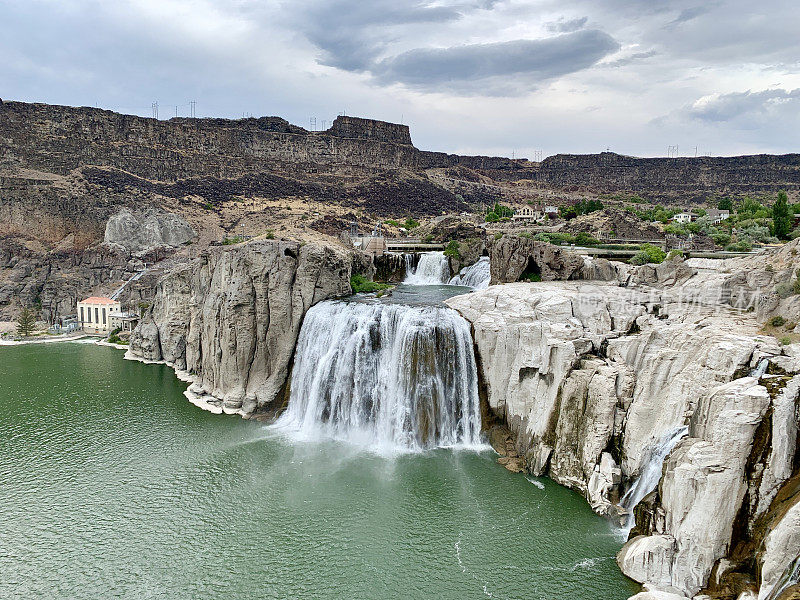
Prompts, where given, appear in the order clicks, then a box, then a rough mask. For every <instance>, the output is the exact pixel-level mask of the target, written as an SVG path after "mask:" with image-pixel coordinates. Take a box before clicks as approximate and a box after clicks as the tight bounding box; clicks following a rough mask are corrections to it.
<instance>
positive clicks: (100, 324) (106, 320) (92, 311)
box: [78, 296, 122, 334]
mask: <svg viewBox="0 0 800 600" xmlns="http://www.w3.org/2000/svg"><path fill="white" fill-rule="evenodd" d="M120 312H122V305H121V304H120V303H119V302H118V301H117V300H112V299H111V298H105V297H103V296H91V297H90V298H86V300H81V301H80V302H78V322H79V323H80V325H81V327H82V328H83V330H84V331H86V332H87V333H102V334H107V333H108V332H109V331H111V313H120Z"/></svg>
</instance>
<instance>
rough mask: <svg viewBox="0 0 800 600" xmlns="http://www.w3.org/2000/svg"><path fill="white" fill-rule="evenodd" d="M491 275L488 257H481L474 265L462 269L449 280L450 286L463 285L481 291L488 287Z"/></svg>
mask: <svg viewBox="0 0 800 600" xmlns="http://www.w3.org/2000/svg"><path fill="white" fill-rule="evenodd" d="M491 278H492V275H491V272H490V264H489V257H488V256H481V257H480V258H479V259H478V262H476V263H475V264H474V265H470V266H468V267H464V268H463V269H461V271H460V272H459V273H458V275H456V276H455V277H453V278H452V279H451V280H450V285H463V286H466V287H471V288H472V289H475V290H483V289H486V288H487V287H489V281H490V280H491Z"/></svg>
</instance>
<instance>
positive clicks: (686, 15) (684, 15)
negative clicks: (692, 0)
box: [669, 6, 711, 25]
mask: <svg viewBox="0 0 800 600" xmlns="http://www.w3.org/2000/svg"><path fill="white" fill-rule="evenodd" d="M709 10H711V7H710V6H692V7H690V8H684V9H683V10H682V11H681V12H680V14H679V15H678V16H677V17H675V19H674V20H673V21H671V22H670V23H669V25H677V24H678V23H685V22H686V21H691V20H692V19H694V18H696V17H699V16H700V15H704V14H705V13H707V12H708V11H709Z"/></svg>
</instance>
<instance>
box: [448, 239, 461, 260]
mask: <svg viewBox="0 0 800 600" xmlns="http://www.w3.org/2000/svg"><path fill="white" fill-rule="evenodd" d="M460 247H461V245H460V244H459V243H458V242H457V241H456V240H450V242H449V243H448V244H447V247H446V248H445V249H444V255H445V256H449V257H450V258H461V252H460V251H459V249H460Z"/></svg>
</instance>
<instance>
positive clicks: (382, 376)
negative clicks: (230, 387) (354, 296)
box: [276, 300, 481, 453]
mask: <svg viewBox="0 0 800 600" xmlns="http://www.w3.org/2000/svg"><path fill="white" fill-rule="evenodd" d="M276 426H277V427H279V428H283V429H287V430H290V431H293V432H295V433H297V434H299V435H300V436H301V437H303V438H306V439H309V438H310V439H316V438H319V437H320V435H322V436H327V437H334V438H339V439H346V440H348V441H351V442H355V443H357V444H362V445H365V446H369V447H370V448H371V449H373V450H375V451H377V452H380V453H386V452H396V451H398V450H399V451H407V450H419V449H424V448H431V447H437V446H465V447H470V446H472V447H474V446H478V445H480V429H481V417H480V405H479V399H478V383H477V370H476V363H475V356H474V353H473V344H472V337H471V334H470V328H469V325H468V324H467V322H466V321H465V320H464V319H463V318H462V317H461V316H460V315H459V314H458V313H457V312H455V311H454V310H452V309H450V308H446V307H443V306H441V307H440V306H408V305H404V304H391V303H381V302H379V301H366V302H353V301H349V302H348V301H330V300H329V301H325V302H321V303H319V304H317V305H316V306H314V307H312V308H311V309H310V310H309V311H308V313H307V314H306V317H305V320H304V322H303V326H302V329H301V331H300V337H299V340H298V343H297V352H296V355H295V362H294V367H293V370H292V380H291V395H290V400H289V407H288V409H287V411H286V412H285V413H284V414H283V415H282V416H281V417H280V419H279V420H278V421H277V423H276Z"/></svg>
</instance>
